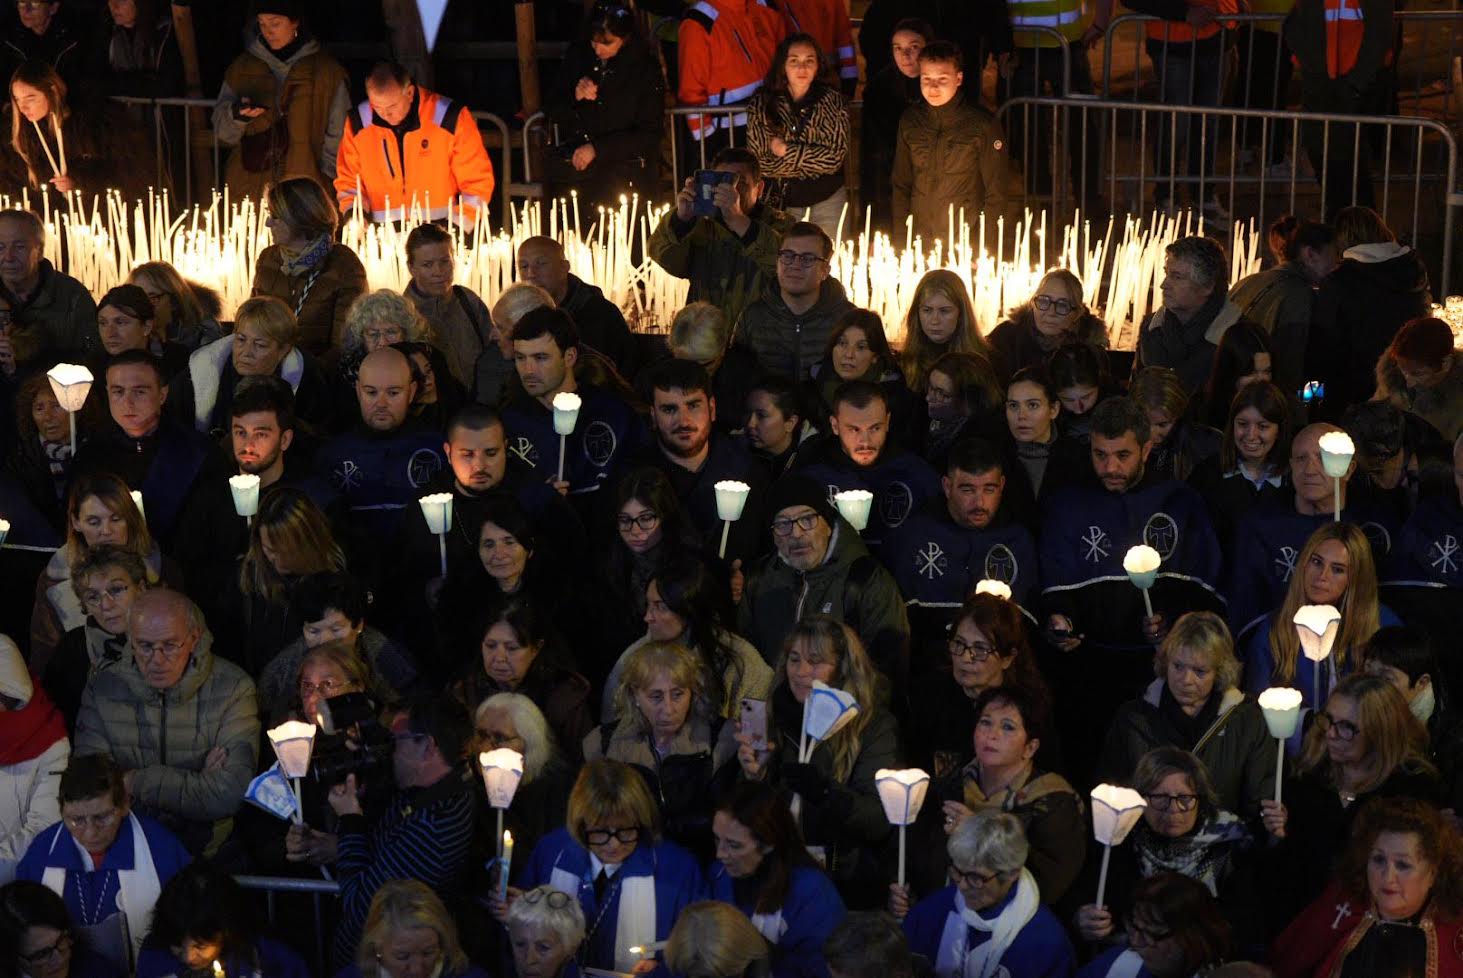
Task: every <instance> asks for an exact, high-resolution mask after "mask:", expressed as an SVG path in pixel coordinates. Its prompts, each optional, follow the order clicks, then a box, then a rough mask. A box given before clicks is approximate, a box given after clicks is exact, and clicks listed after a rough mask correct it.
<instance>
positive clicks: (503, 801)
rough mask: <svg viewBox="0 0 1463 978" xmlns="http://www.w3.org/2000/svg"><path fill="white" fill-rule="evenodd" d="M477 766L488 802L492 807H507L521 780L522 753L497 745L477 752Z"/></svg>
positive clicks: (511, 802) (511, 801)
mask: <svg viewBox="0 0 1463 978" xmlns="http://www.w3.org/2000/svg"><path fill="white" fill-rule="evenodd" d="M478 766H479V767H481V768H482V770H483V785H484V786H485V787H486V788H487V789H488V804H489V805H490V806H492V807H493V808H507V807H508V806H509V805H511V804H513V796H514V795H515V794H517V793H518V782H520V781H522V780H523V755H522V754H520V753H518V751H516V750H510V749H509V748H507V747H499V748H498V749H497V750H490V751H484V752H483V753H481V754H479V755H478Z"/></svg>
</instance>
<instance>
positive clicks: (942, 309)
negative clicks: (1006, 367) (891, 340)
mask: <svg viewBox="0 0 1463 978" xmlns="http://www.w3.org/2000/svg"><path fill="white" fill-rule="evenodd" d="M946 353H979V354H980V355H981V356H983V357H985V358H986V359H987V360H990V359H991V348H990V344H988V343H986V341H985V337H984V336H982V335H981V332H980V325H979V324H978V323H976V321H975V307H974V306H972V305H971V304H970V292H969V291H967V290H966V288H965V283H964V282H962V281H961V280H960V276H959V275H956V274H955V273H954V272H952V271H950V270H949V269H945V268H937V269H934V270H933V271H929V272H926V273H925V275H924V278H922V279H920V280H919V285H917V286H915V290H914V301H912V302H911V303H910V304H909V314H908V315H907V316H906V317H905V320H904V348H903V349H902V350H901V351H900V353H899V367H900V369H901V370H903V371H904V380H905V383H907V384H908V385H909V389H910V390H912V391H915V392H917V393H920V394H923V393H924V389H925V384H926V383H927V382H928V380H929V375H930V367H932V366H934V363H935V361H936V360H938V359H940V357H941V356H943V355H944V354H946ZM994 365H995V366H996V368H997V370H996V372H997V373H998V374H1000V372H1001V371H1000V365H999V364H994Z"/></svg>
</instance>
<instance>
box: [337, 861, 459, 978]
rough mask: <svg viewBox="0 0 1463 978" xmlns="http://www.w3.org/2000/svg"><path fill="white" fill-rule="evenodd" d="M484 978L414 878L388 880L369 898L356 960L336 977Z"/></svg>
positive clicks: (438, 905) (436, 901)
mask: <svg viewBox="0 0 1463 978" xmlns="http://www.w3.org/2000/svg"><path fill="white" fill-rule="evenodd" d="M427 976H431V978H488V973H487V972H486V971H484V970H483V969H482V968H479V967H478V966H477V965H475V964H471V963H470V962H469V961H468V960H467V955H466V954H464V953H463V952H462V945H461V944H459V943H458V940H457V925H456V924H455V923H453V921H452V917H451V916H450V915H449V914H448V913H447V908H446V907H445V906H443V904H442V900H441V898H439V897H438V896H437V894H435V893H433V892H432V890H431V888H430V887H428V886H427V884H425V883H423V882H421V881H420V880H388V881H387V882H386V883H384V884H383V885H382V886H381V889H379V890H377V891H376V895H375V896H374V897H372V898H371V909H370V912H369V913H368V914H367V915H366V926H365V930H364V931H363V932H362V933H361V944H360V947H359V948H358V949H357V951H356V960H355V963H354V964H352V965H351V966H350V967H349V968H346V969H345V970H344V971H342V972H340V973H339V974H338V975H337V976H336V978H427Z"/></svg>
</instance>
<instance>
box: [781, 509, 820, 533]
mask: <svg viewBox="0 0 1463 978" xmlns="http://www.w3.org/2000/svg"><path fill="white" fill-rule="evenodd" d="M794 525H796V526H797V528H798V529H799V530H802V531H803V532H804V533H812V532H813V527H815V526H817V525H818V514H817V513H804V514H803V515H802V516H795V517H787V516H779V517H778V518H777V519H775V520H773V521H772V532H773V533H776V534H777V535H778V536H780V537H785V536H788V535H790V534H791V533H792V528H793V526H794Z"/></svg>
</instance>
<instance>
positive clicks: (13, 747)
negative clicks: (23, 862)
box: [0, 635, 71, 885]
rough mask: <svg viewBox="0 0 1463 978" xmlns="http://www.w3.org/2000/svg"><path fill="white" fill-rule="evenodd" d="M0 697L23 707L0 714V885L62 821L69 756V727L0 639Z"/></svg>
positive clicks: (5, 640)
mask: <svg viewBox="0 0 1463 978" xmlns="http://www.w3.org/2000/svg"><path fill="white" fill-rule="evenodd" d="M0 696H5V697H8V698H10V699H12V700H16V701H18V703H19V706H18V707H16V708H15V709H12V710H6V711H4V712H3V713H0V740H3V743H0V885H4V884H5V883H9V882H10V881H11V880H12V879H14V878H15V867H16V864H17V863H19V862H20V858H21V857H22V856H24V855H25V851H26V848H27V847H28V846H29V845H30V843H31V840H32V839H34V838H35V837H36V836H37V835H39V834H40V833H41V831H42V830H43V829H45V828H46V826H48V825H51V824H53V823H55V822H58V821H60V819H61V802H60V791H61V772H62V771H64V770H65V769H66V762H67V760H68V759H69V758H70V757H71V744H70V742H69V741H67V739H66V726H65V723H64V722H63V721H62V719H61V714H60V712H59V711H58V710H57V709H56V707H55V706H54V705H52V703H51V701H50V699H49V698H47V696H46V693H45V690H43V689H41V688H40V684H39V683H37V682H35V680H34V678H33V677H32V676H31V674H30V673H29V672H27V671H26V668H25V660H24V659H23V658H21V655H20V649H18V648H16V646H15V643H14V642H12V641H11V640H10V639H9V638H7V637H5V636H4V635H0Z"/></svg>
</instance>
